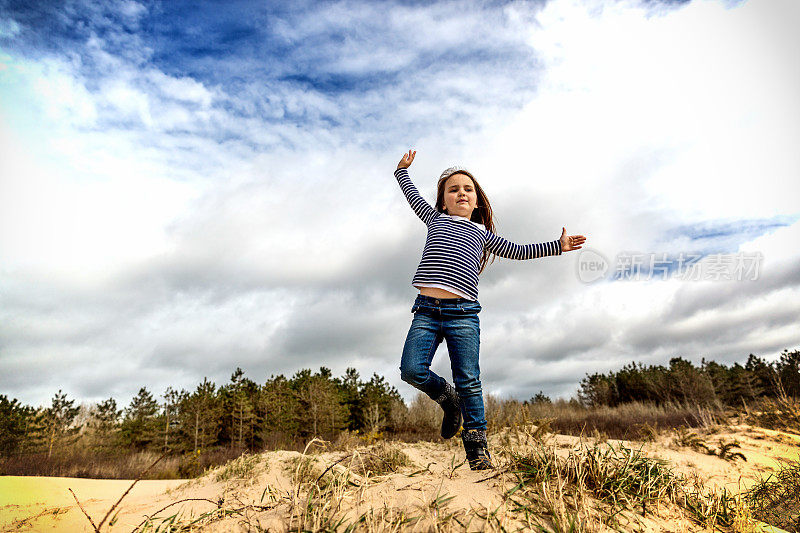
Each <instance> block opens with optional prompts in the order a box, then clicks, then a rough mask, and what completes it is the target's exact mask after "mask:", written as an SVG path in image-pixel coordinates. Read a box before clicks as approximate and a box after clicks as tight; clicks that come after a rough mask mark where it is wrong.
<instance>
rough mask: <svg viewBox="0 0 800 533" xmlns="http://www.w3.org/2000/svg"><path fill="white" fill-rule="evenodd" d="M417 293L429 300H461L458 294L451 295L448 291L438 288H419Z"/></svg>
mask: <svg viewBox="0 0 800 533" xmlns="http://www.w3.org/2000/svg"><path fill="white" fill-rule="evenodd" d="M419 293H420V294H421V295H423V296H430V297H431V298H462V296H459V295H458V294H453V293H452V292H450V291H446V290H444V289H440V288H438V287H419Z"/></svg>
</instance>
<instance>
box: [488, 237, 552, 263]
mask: <svg viewBox="0 0 800 533" xmlns="http://www.w3.org/2000/svg"><path fill="white" fill-rule="evenodd" d="M485 233H486V248H488V250H489V251H490V252H492V253H493V254H496V255H499V256H500V257H506V258H508V259H535V258H537V257H546V256H548V255H561V241H560V240H559V239H556V240H554V241H548V242H541V243H537V244H514V243H513V242H511V241H508V240H506V239H504V238H502V237H499V236H497V235H495V234H494V233H492V232H491V231H489V230H485Z"/></svg>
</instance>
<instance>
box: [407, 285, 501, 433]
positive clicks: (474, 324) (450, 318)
mask: <svg viewBox="0 0 800 533" xmlns="http://www.w3.org/2000/svg"><path fill="white" fill-rule="evenodd" d="M480 311H481V304H479V303H478V302H477V301H474V300H468V299H466V298H432V297H430V296H423V295H422V294H420V295H418V296H417V299H416V301H415V302H414V306H413V307H412V308H411V312H412V313H414V319H413V320H412V321H411V329H409V331H408V336H407V337H406V343H405V346H404V347H403V358H402V360H401V361H400V378H401V379H402V380H403V381H405V382H406V383H408V384H410V385H412V386H414V387H416V388H417V389H419V390H421V391H422V392H424V393H425V394H427V395H428V396H429V397H430V398H432V399H434V400H435V399H436V398H438V397H439V395H440V394H441V392H442V390H443V388H444V384H445V380H444V378H442V377H440V376H438V375H437V374H436V373H434V372H432V371H431V369H430V366H431V361H432V360H433V355H434V354H435V353H436V348H437V347H438V346H439V344H440V343H441V342H442V339H444V340H445V341H446V342H447V352H448V353H449V355H450V368H451V369H452V371H453V384H454V385H455V388H456V391H458V395H459V397H460V398H461V414H462V415H463V417H464V423H463V426H464V429H483V430H485V429H486V418H485V415H484V408H483V392H482V390H481V380H480V374H481V371H480V366H479V365H478V352H479V349H480V333H481V327H480V321H479V320H478V313H479V312H480Z"/></svg>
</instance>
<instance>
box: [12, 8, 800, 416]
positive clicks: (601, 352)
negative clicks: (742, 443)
mask: <svg viewBox="0 0 800 533" xmlns="http://www.w3.org/2000/svg"><path fill="white" fill-rule="evenodd" d="M281 4H282V5H281ZM428 4H429V3H425V2H400V3H392V2H373V1H363V2H358V1H349V0H348V1H341V2H299V1H293V2H283V3H279V2H264V1H258V2H256V1H237V2H224V3H223V2H217V3H214V2H201V3H199V5H198V3H197V2H177V1H169V2H156V1H152V2H136V1H133V0H116V1H103V2H95V1H89V0H67V1H66V2H49V1H48V2H33V3H32V2H27V1H19V2H17V1H9V0H0V394H6V395H8V396H11V397H16V398H19V399H20V400H21V401H23V402H25V403H29V404H33V405H38V404H42V403H48V402H49V398H50V397H52V395H53V394H54V393H55V392H56V391H57V390H58V389H63V390H64V391H65V392H67V393H68V394H69V395H70V397H73V398H78V399H79V400H80V401H86V402H91V401H97V400H102V399H104V398H108V397H109V396H113V397H115V398H116V399H117V400H118V402H121V403H123V404H127V402H128V401H129V400H130V398H131V397H132V395H133V394H134V393H135V392H136V391H137V390H138V388H139V387H141V386H147V387H148V388H149V389H150V390H151V391H154V392H155V393H156V394H161V393H162V392H163V391H164V389H165V388H166V387H167V386H173V387H186V388H194V386H196V384H197V383H199V382H200V381H201V380H202V379H203V377H206V376H207V377H208V378H209V379H212V380H214V381H216V382H217V383H219V384H221V383H224V382H227V381H228V379H229V378H230V375H231V373H232V372H233V370H234V369H235V368H236V367H237V366H238V367H241V368H242V369H244V370H245V373H246V375H247V376H248V377H250V378H252V379H254V380H256V381H257V382H263V381H264V380H265V379H267V378H268V377H269V376H270V375H272V374H284V375H286V376H290V375H292V374H294V372H296V371H297V370H299V369H302V368H311V369H313V370H317V369H318V368H319V367H320V366H323V365H324V366H327V367H329V368H331V370H332V371H333V373H334V375H341V374H343V373H344V371H345V369H346V368H347V367H348V366H353V367H355V368H356V369H357V370H358V371H359V372H360V373H361V376H362V378H365V379H368V378H369V376H371V375H372V373H373V372H377V373H378V374H380V375H383V376H386V377H387V379H388V380H389V381H390V382H391V383H392V384H393V385H395V386H396V387H397V388H398V390H399V391H400V392H401V394H402V395H403V396H404V397H405V398H406V399H410V398H412V397H413V396H414V394H415V393H416V390H415V389H413V388H412V387H411V386H410V385H407V384H405V383H403V382H402V381H401V380H400V372H399V363H400V355H401V352H402V348H403V343H404V341H405V337H406V334H407V332H408V328H409V326H410V323H411V319H412V315H411V312H410V310H411V305H412V303H413V300H414V298H415V295H416V294H417V291H416V289H414V288H413V287H412V286H411V278H412V276H413V274H414V271H415V269H416V266H417V264H418V262H419V259H420V256H421V252H422V247H423V245H424V241H425V229H426V228H425V226H424V224H422V223H421V222H420V220H419V219H418V218H416V216H415V215H414V213H413V212H412V211H411V209H410V208H409V206H408V204H407V203H406V201H405V198H404V197H403V195H402V193H401V192H400V189H399V187H398V186H397V183H396V181H395V179H394V177H393V171H394V169H395V168H396V165H397V162H398V161H399V159H400V158H401V156H402V154H403V153H404V152H405V151H407V150H408V149H410V148H413V149H415V150H417V157H416V160H415V161H414V164H413V165H412V167H411V169H410V174H411V177H412V180H413V181H414V182H415V184H416V185H417V187H418V188H419V190H420V191H421V193H422V194H423V196H425V197H426V198H427V199H428V200H429V201H432V200H433V198H434V195H435V184H436V179H437V177H438V175H439V173H440V172H441V171H442V170H443V169H444V168H446V167H448V166H451V165H453V164H461V165H464V166H466V167H467V168H469V169H470V170H471V171H472V172H473V173H474V174H475V175H476V177H477V178H478V179H479V180H480V183H481V185H482V187H483V188H484V190H485V191H486V192H487V194H488V196H489V198H490V200H491V202H492V206H493V208H494V211H495V214H496V218H495V222H496V227H497V233H498V234H500V235H501V236H504V237H505V238H507V239H509V240H512V241H514V242H517V243H523V244H524V243H530V242H542V241H546V240H552V239H556V238H558V236H559V235H560V233H561V228H562V227H566V229H567V233H568V234H583V235H585V236H586V237H587V242H586V245H585V247H584V250H579V251H573V252H568V253H565V254H563V255H562V256H560V257H548V258H543V259H535V260H530V261H514V260H510V259H500V260H496V261H495V262H494V263H493V264H492V265H490V266H489V267H488V268H487V269H486V270H485V271H484V273H483V274H482V275H481V283H480V294H479V300H480V303H481V304H482V306H483V310H482V311H481V314H480V315H479V316H480V319H481V369H482V374H481V377H482V381H483V387H484V392H485V393H494V394H498V395H500V396H506V397H515V398H519V399H527V398H530V397H531V396H532V395H533V394H535V393H536V392H538V391H539V390H542V391H544V392H545V393H547V394H549V395H551V396H553V397H569V396H572V395H573V394H574V393H575V391H576V389H577V385H578V383H579V381H580V380H581V378H582V377H584V376H585V375H586V373H587V372H589V373H591V372H606V371H609V370H613V369H618V368H619V367H620V366H621V365H623V364H625V363H628V362H630V361H634V360H635V361H640V362H642V363H645V364H666V363H668V361H669V359H670V358H672V357H676V356H682V357H685V358H688V359H690V360H692V361H694V362H697V363H699V362H700V360H701V359H702V358H706V359H713V360H716V361H719V362H724V363H726V364H731V363H734V362H737V361H739V362H743V361H744V360H746V358H747V356H748V354H750V353H753V354H756V355H759V356H761V357H764V358H767V359H770V360H773V359H775V358H777V357H778V355H779V354H780V352H781V351H783V350H784V349H790V350H792V349H797V348H798V347H800V328H798V317H799V316H800V251H798V249H797V244H798V243H800V209H799V208H798V205H800V204H799V203H798V198H800V195H798V192H799V191H798V189H800V185H798V183H799V181H798V178H799V177H800V150H798V149H797V147H798V146H800V99H799V98H798V96H797V95H798V94H800V62H799V61H798V60H797V58H798V56H799V54H800V39H799V38H798V36H797V32H796V28H797V26H798V24H800V4H798V3H797V2H795V1H794V0H782V1H781V0H753V1H747V2H724V1H692V2H688V3H680V2H679V3H662V2H658V1H652V0H651V1H646V2H642V3H639V2H635V1H627V2H610V1H609V2H580V1H572V0H565V1H562V0H553V1H550V2H538V1H537V2H523V1H517V2H502V1H496V2H486V3H479V2H450V1H449V2H436V3H432V4H431V5H428ZM589 252H591V254H593V255H591V256H590V255H589ZM681 254H693V255H692V257H694V259H693V261H694V263H693V265H695V266H698V267H703V266H704V265H705V266H707V267H709V268H707V269H706V270H702V269H701V272H703V274H702V276H700V277H699V279H698V278H697V277H695V278H692V277H687V276H679V275H678V274H680V273H681V268H680V263H679V259H678V258H679V257H681ZM759 254H760V255H759ZM634 256H636V257H639V259H642V258H644V260H645V263H646V262H647V261H648V260H649V259H650V258H651V257H656V256H658V257H666V259H667V264H668V268H667V273H668V275H662V276H655V275H653V271H649V272H648V270H647V268H646V267H645V268H644V270H643V272H644V274H645V275H640V276H639V279H636V278H635V277H633V276H625V275H619V274H620V272H624V271H623V270H619V269H618V265H622V264H623V263H624V261H625V259H624V258H626V257H628V258H630V257H634ZM756 256H760V257H761V259H760V260H758V261H759V262H758V263H757V264H756V265H755V266H756V268H755V269H752V268H751V269H750V270H749V271H748V273H749V274H750V275H748V276H739V277H741V278H742V279H737V277H736V276H731V278H732V279H728V280H726V279H724V277H725V276H720V275H717V276H716V277H714V276H712V275H710V274H709V273H713V272H715V271H716V272H719V265H720V264H723V263H724V261H728V263H725V264H730V261H733V260H735V261H741V260H742V258H743V257H751V258H752V257H756ZM723 258H727V259H723ZM588 259H592V262H593V264H604V265H605V267H604V268H606V269H607V270H603V272H602V273H603V274H604V276H603V277H600V278H598V279H594V280H587V279H586V277H585V274H586V271H585V270H581V268H582V266H581V265H585V264H588V263H589V261H588ZM714 265H717V266H716V270H715V267H714ZM615 272H617V275H615ZM631 278H632V279H631ZM752 278H755V279H752ZM433 368H434V370H436V371H437V372H439V373H440V374H442V375H444V376H446V377H448V378H450V377H451V372H450V367H449V359H448V356H447V350H446V347H445V345H444V344H443V345H441V346H440V348H439V351H438V352H437V355H436V357H435V359H434V365H433Z"/></svg>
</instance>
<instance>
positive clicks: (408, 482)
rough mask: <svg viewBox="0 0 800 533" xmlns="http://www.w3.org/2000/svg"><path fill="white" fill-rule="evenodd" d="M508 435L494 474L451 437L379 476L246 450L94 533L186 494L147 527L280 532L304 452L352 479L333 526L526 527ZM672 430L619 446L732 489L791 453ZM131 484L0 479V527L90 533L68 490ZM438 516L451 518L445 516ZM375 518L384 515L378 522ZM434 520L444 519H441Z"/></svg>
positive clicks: (795, 442)
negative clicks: (678, 438)
mask: <svg viewBox="0 0 800 533" xmlns="http://www.w3.org/2000/svg"><path fill="white" fill-rule="evenodd" d="M510 433H512V432H504V433H502V434H497V435H491V436H490V446H491V449H492V451H493V452H494V455H495V460H496V463H497V465H498V466H499V467H501V468H499V469H498V471H488V472H472V471H470V470H469V468H468V466H467V465H466V464H464V463H463V461H464V453H463V450H462V449H461V447H460V442H459V441H458V440H457V439H453V440H451V441H449V442H440V443H416V444H404V443H394V446H396V448H398V449H400V450H402V452H403V453H404V454H405V455H406V456H407V457H408V459H409V460H410V464H409V465H408V466H403V467H401V468H400V469H399V470H398V471H397V472H394V473H390V474H387V475H382V476H375V475H370V474H367V475H366V476H363V475H359V474H358V472H359V471H360V470H359V468H357V467H358V461H360V460H363V459H364V458H368V457H369V448H367V447H360V448H356V449H355V453H353V451H352V450H351V451H349V452H343V451H325V450H324V449H323V450H317V451H315V452H314V453H311V452H309V453H308V454H306V455H305V456H304V455H303V454H301V453H299V452H289V451H278V452H267V453H263V454H258V455H254V456H250V457H247V458H246V460H242V461H239V462H238V463H236V464H235V465H233V464H231V465H228V467H227V468H226V467H220V468H218V469H215V470H214V471H210V472H208V473H206V475H204V476H202V477H201V478H198V479H196V480H188V481H187V480H170V481H140V482H139V483H138V484H137V485H136V486H135V487H134V488H133V490H132V491H131V492H130V493H129V494H128V496H127V497H126V498H125V499H124V500H123V502H122V504H121V505H120V507H119V508H118V515H117V518H116V520H115V521H114V523H113V524H112V525H111V526H110V527H109V525H108V522H106V524H104V525H103V528H102V529H103V531H120V532H122V531H132V530H133V529H134V528H136V527H137V526H138V525H140V524H141V523H142V522H143V521H144V520H145V519H146V518H147V517H148V516H149V515H152V514H154V513H156V512H158V511H159V510H161V509H163V508H164V507H167V506H170V504H173V503H175V502H179V501H180V500H184V499H188V498H192V499H194V500H192V501H184V502H181V503H178V504H176V505H172V506H170V507H167V509H165V510H164V511H160V512H158V514H157V517H158V518H157V519H154V520H153V524H155V525H158V524H160V523H161V522H162V521H163V519H165V518H167V517H170V516H172V515H175V514H176V513H179V517H178V518H179V519H180V520H181V521H182V522H183V523H188V522H189V521H191V519H192V518H197V517H200V516H201V515H203V514H204V513H211V514H206V516H205V518H204V519H203V520H201V521H200V522H199V523H198V526H202V530H203V531H247V530H252V529H253V528H254V527H255V525H256V524H258V525H259V526H260V527H261V528H263V529H264V530H269V531H285V530H286V529H287V524H288V523H290V522H291V521H294V522H292V523H297V522H296V521H297V520H298V516H297V515H298V514H299V513H300V512H301V511H299V510H298V508H299V507H302V506H300V505H295V507H294V508H292V506H291V505H290V504H289V502H290V501H291V500H292V498H293V497H294V501H295V503H298V502H303V501H305V500H304V497H303V494H302V491H301V493H299V494H298V493H297V492H296V491H295V490H294V489H295V487H296V486H297V482H298V480H299V479H300V477H299V476H300V474H301V473H302V468H301V466H302V465H301V463H302V461H301V463H298V462H297V461H298V460H300V459H305V460H307V461H311V462H312V464H313V465H315V466H314V468H315V469H316V470H315V471H314V472H313V473H311V474H309V476H308V477H307V478H306V479H315V478H316V477H317V476H318V475H319V474H321V473H322V471H324V470H325V469H326V468H328V467H331V468H330V470H329V472H330V473H332V474H333V475H334V476H335V475H339V474H342V475H344V474H343V473H345V474H347V475H348V476H349V479H350V482H348V483H342V484H341V485H342V486H341V490H339V492H337V493H336V495H337V497H336V498H329V499H330V501H331V502H332V501H333V500H336V505H338V506H339V508H338V512H339V514H338V515H337V516H338V517H339V518H340V519H341V520H343V522H342V523H348V522H352V521H355V520H356V519H358V518H359V517H362V522H361V525H360V528H361V529H362V530H383V529H384V528H385V524H388V523H389V522H390V521H391V518H392V517H394V518H398V517H402V516H406V517H418V518H419V520H418V521H417V522H413V521H410V522H407V523H406V524H405V525H404V527H403V528H402V529H404V530H405V529H407V530H415V531H427V530H429V529H430V527H431V524H433V523H439V524H440V528H441V530H448V529H453V530H463V529H464V527H463V526H461V525H459V522H460V523H461V524H464V525H467V524H468V525H467V527H466V528H467V529H469V530H474V531H479V530H483V529H486V528H489V529H494V527H493V526H491V525H489V526H487V525H486V521H485V518H486V516H487V513H494V514H495V517H496V518H495V521H494V523H498V521H499V523H503V524H504V525H505V526H506V527H507V528H509V529H510V530H514V529H516V528H519V527H523V524H524V520H520V516H519V515H518V513H517V514H515V513H514V511H513V510H512V509H511V507H512V506H510V505H509V504H508V503H507V502H505V500H504V497H503V495H504V494H505V493H506V492H507V491H508V490H510V489H511V488H512V487H513V486H514V484H515V481H514V476H513V475H512V474H510V473H504V472H502V470H503V469H502V466H503V464H504V460H505V455H504V452H503V450H508V449H511V448H514V449H515V451H524V449H523V448H524V445H523V444H520V443H519V441H515V439H514V436H513V435H511V434H510ZM673 437H674V434H665V435H662V436H660V437H659V438H658V439H657V440H656V441H654V442H649V443H640V442H623V444H624V445H625V446H627V447H630V448H635V449H639V448H642V450H643V451H644V452H645V453H646V454H647V455H648V456H651V457H657V458H660V459H665V460H667V461H669V462H670V464H671V465H674V468H675V470H676V471H679V472H681V473H683V474H685V475H687V476H694V475H696V476H697V478H698V479H700V480H701V481H702V482H703V483H704V484H706V486H708V487H715V488H721V487H726V488H728V489H730V490H733V491H734V492H738V491H740V490H742V489H745V488H747V487H749V486H751V485H752V484H753V482H755V481H756V480H757V479H759V478H760V477H762V476H764V475H766V474H767V473H769V472H770V471H772V470H774V469H776V468H778V467H779V465H780V462H781V461H783V460H795V459H797V458H798V457H800V437H797V436H793V435H790V434H785V433H781V432H777V431H770V430H765V429H761V428H753V427H749V426H733V427H730V428H727V429H725V430H723V431H721V432H718V433H715V434H713V435H710V436H707V437H705V438H706V442H708V443H709V444H714V443H716V442H717V441H719V440H720V439H727V440H732V439H734V438H735V439H736V440H737V441H738V442H739V448H737V450H736V451H738V452H740V453H742V454H743V455H744V456H745V457H746V459H747V461H742V460H736V461H735V462H729V461H726V460H723V459H720V458H719V457H715V456H711V455H707V454H705V453H701V452H699V451H694V450H692V449H690V448H686V447H678V446H676V445H675V444H674V441H673ZM580 442H581V441H580V439H579V438H577V437H571V436H564V435H550V436H548V437H546V439H545V443H546V445H547V446H550V447H552V449H554V450H555V451H556V453H557V454H559V455H565V454H567V453H568V452H569V450H570V449H573V448H574V447H575V446H578V445H580ZM584 442H585V439H584ZM609 442H610V443H612V444H613V443H616V442H618V441H609ZM337 461H339V462H338V463H337ZM354 462H355V463H354ZM347 467H349V468H347ZM241 473H244V475H240V474H241ZM362 473H363V472H362ZM341 479H345V478H344V477H341ZM130 483H131V482H130V481H122V480H90V479H72V478H45V477H25V478H23V477H13V476H6V477H0V530H2V531H93V528H92V526H91V525H90V524H89V522H88V520H87V519H86V517H85V516H84V515H83V513H82V512H81V510H80V509H79V508H78V506H77V505H76V503H75V500H74V499H73V497H72V495H71V494H70V493H69V491H68V488H71V489H72V490H73V491H74V492H75V494H76V495H77V496H78V498H79V499H80V501H81V503H82V504H83V506H84V508H85V509H86V511H87V512H88V513H89V515H91V516H92V518H93V519H94V521H95V523H98V522H99V521H100V520H101V519H102V518H103V516H104V515H105V514H106V512H107V511H108V509H109V508H110V507H111V505H112V504H113V503H114V502H115V501H116V500H117V499H118V498H119V497H120V496H121V495H122V494H123V493H124V492H125V490H126V489H127V488H128V486H129V485H130ZM437 501H438V504H436V502H437ZM317 503H319V502H317ZM225 510H227V511H229V513H228V515H227V516H223V514H224V511H225ZM230 511H233V512H232V513H230ZM328 511H330V510H328ZM653 511H655V513H653ZM314 512H318V513H321V515H322V514H325V513H326V510H325V509H319V508H318V509H316V510H314V511H312V512H311V513H310V514H308V513H307V516H306V517H305V519H306V520H309V518H313V516H311V515H313V513H314ZM365 513H366V514H365ZM329 514H330V513H329ZM445 515H446V516H451V517H455V518H457V519H458V521H454V520H452V519H450V520H445V521H444V522H442V519H443V517H444V516H445ZM625 516H627V518H625V519H624V520H629V521H630V522H629V526H630V529H631V530H634V529H636V530H640V529H644V530H650V531H672V532H678V531H703V529H702V528H700V527H699V526H697V525H695V524H693V523H692V522H691V521H690V520H689V519H688V517H687V516H685V514H684V513H682V512H681V510H680V509H679V508H677V507H676V506H673V505H671V504H669V505H663V506H660V507H659V509H656V510H651V513H650V514H648V515H647V516H641V515H640V514H636V513H628V514H627V515H625ZM378 517H383V518H381V519H380V520H379V519H378ZM387 517H388V518H387ZM306 523H308V522H306ZM442 523H445V524H446V525H447V527H442V526H441V524H442ZM200 529H201V528H200V527H198V529H196V530H200ZM342 529H344V526H342ZM386 529H388V528H386ZM625 529H628V528H627V527H626V528H625ZM773 531H774V530H773Z"/></svg>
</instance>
